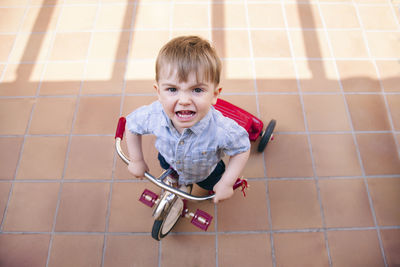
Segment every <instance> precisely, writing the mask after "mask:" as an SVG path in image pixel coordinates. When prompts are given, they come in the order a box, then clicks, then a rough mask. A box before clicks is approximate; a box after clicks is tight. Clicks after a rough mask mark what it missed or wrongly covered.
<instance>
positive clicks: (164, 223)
mask: <svg viewBox="0 0 400 267" xmlns="http://www.w3.org/2000/svg"><path fill="white" fill-rule="evenodd" d="M182 210H183V201H182V199H180V198H176V200H175V201H174V203H173V204H172V206H171V208H170V209H169V211H167V212H166V214H165V216H161V218H159V219H156V220H155V221H154V224H153V229H152V230H151V236H152V237H153V238H154V239H155V240H158V241H160V240H161V239H162V238H164V237H165V236H167V235H168V234H169V232H170V231H171V230H172V228H174V226H175V224H176V223H177V222H178V220H179V218H180V217H181V215H182Z"/></svg>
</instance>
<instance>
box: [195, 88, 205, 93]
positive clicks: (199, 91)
mask: <svg viewBox="0 0 400 267" xmlns="http://www.w3.org/2000/svg"><path fill="white" fill-rule="evenodd" d="M193 91H194V92H195V93H201V92H203V89H201V88H195V89H194V90H193Z"/></svg>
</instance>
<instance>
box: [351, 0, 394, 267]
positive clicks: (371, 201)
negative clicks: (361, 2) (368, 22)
mask: <svg viewBox="0 0 400 267" xmlns="http://www.w3.org/2000/svg"><path fill="white" fill-rule="evenodd" d="M352 4H353V6H354V9H355V10H356V15H357V19H358V22H359V23H360V25H361V27H362V29H361V33H362V37H363V40H364V43H365V46H366V49H367V53H368V56H369V57H371V54H372V53H371V49H370V47H369V44H368V39H367V36H366V33H365V30H364V27H363V22H362V20H361V17H360V11H359V9H358V6H357V4H356V3H355V2H354V0H352ZM371 62H372V64H373V65H374V68H375V71H376V73H377V77H378V79H379V83H380V86H381V90H382V92H384V87H383V84H382V80H381V77H380V73H379V69H378V66H377V64H376V61H375V60H374V59H371ZM383 99H384V102H385V107H386V110H387V116H388V119H389V123H390V126H391V129H392V131H394V125H393V120H392V116H391V113H390V108H389V105H388V101H387V98H386V96H385V95H383ZM392 136H393V138H394V140H395V144H396V148H397V152H398V153H397V154H398V155H400V154H399V150H398V142H397V140H396V136H395V135H394V133H392ZM363 176H364V185H365V189H366V192H367V196H368V202H369V206H370V209H371V213H372V217H373V220H374V224H375V227H376V232H377V235H378V241H379V247H380V250H381V255H382V258H383V262H384V265H385V266H386V267H387V266H388V263H387V259H386V255H385V249H384V247H383V242H382V237H381V233H380V227H379V225H378V220H377V218H376V212H375V207H374V203H373V200H372V196H371V193H370V190H369V185H368V180H367V179H366V178H365V171H363Z"/></svg>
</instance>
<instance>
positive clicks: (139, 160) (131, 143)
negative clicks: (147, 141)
mask: <svg viewBox="0 0 400 267" xmlns="http://www.w3.org/2000/svg"><path fill="white" fill-rule="evenodd" d="M126 143H127V145H128V153H129V159H130V162H129V165H128V170H129V172H130V173H132V174H133V176H135V177H136V178H140V177H144V172H146V171H149V167H148V166H147V164H146V162H145V161H144V157H143V151H142V136H141V135H136V134H133V133H131V132H130V131H126Z"/></svg>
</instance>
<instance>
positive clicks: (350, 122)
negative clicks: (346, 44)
mask: <svg viewBox="0 0 400 267" xmlns="http://www.w3.org/2000/svg"><path fill="white" fill-rule="evenodd" d="M352 4H353V6H354V5H355V4H354V2H353V1H352ZM318 9H319V12H320V13H321V14H322V11H321V7H320V5H319V4H318ZM357 16H358V20H359V23H360V25H361V27H362V23H361V19H360V18H359V15H358V10H357ZM322 23H323V25H326V23H325V19H324V17H323V16H322ZM361 31H362V33H363V39H364V42H366V38H365V33H364V29H363V27H362V29H361ZM325 35H326V38H327V40H328V47H329V50H330V52H331V54H332V55H333V56H335V54H334V51H333V48H332V45H331V40H330V36H329V34H328V31H327V30H326V31H325ZM367 49H368V48H367ZM368 52H369V50H368ZM368 54H369V56H370V53H368ZM333 64H334V68H335V71H336V74H337V77H338V81H339V87H340V90H341V92H342V93H343V101H344V103H345V108H346V114H347V117H348V120H349V124H350V128H351V132H352V136H353V142H354V144H355V147H356V153H357V158H358V162H359V165H360V168H361V172H362V179H363V180H364V184H365V186H366V192H367V195H368V200H369V204H370V208H371V212H372V215H373V219H374V223H375V226H376V228H375V229H376V230H377V233H378V239H379V246H380V249H381V253H382V256H383V261H384V264H385V266H387V263H386V259H385V255H384V252H383V246H382V240H381V237H380V234H379V230H378V226H377V223H376V222H377V221H376V216H375V211H374V209H373V206H372V199H371V196H370V193H369V190H368V184H367V181H366V179H365V177H366V174H365V169H364V165H363V162H362V158H361V152H360V148H359V144H358V142H357V137H356V132H355V130H354V126H353V121H352V118H351V114H350V110H349V105H348V103H347V99H346V94H345V93H344V89H343V84H342V81H341V76H340V73H339V70H338V66H337V63H336V60H334V61H333Z"/></svg>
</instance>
